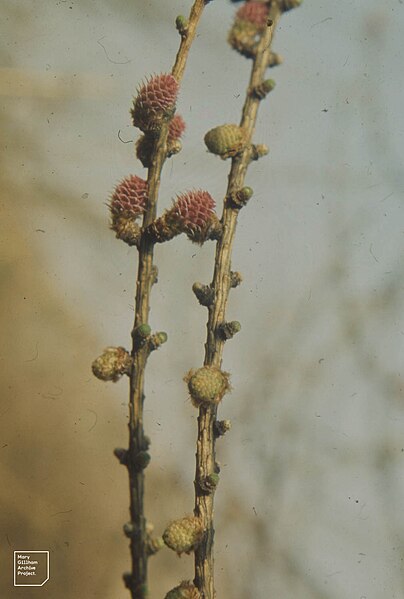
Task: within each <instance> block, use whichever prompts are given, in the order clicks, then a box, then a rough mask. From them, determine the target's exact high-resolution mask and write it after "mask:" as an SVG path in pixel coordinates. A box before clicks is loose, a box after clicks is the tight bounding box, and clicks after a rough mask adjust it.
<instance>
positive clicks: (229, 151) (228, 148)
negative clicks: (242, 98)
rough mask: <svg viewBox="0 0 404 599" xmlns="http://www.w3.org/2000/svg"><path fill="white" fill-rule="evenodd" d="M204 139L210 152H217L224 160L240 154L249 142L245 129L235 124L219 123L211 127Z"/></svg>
mask: <svg viewBox="0 0 404 599" xmlns="http://www.w3.org/2000/svg"><path fill="white" fill-rule="evenodd" d="M204 141H205V144H206V147H207V148H208V150H209V152H211V153H212V154H217V155H218V156H220V158H222V159H223V160H225V159H226V158H231V157H232V156H235V155H236V154H239V153H240V152H241V151H242V150H243V149H244V148H245V146H246V144H247V138H246V132H245V130H244V129H243V128H242V127H239V126H238V125H234V124H226V125H219V127H215V128H214V129H210V131H208V132H207V133H206V135H205V138H204Z"/></svg>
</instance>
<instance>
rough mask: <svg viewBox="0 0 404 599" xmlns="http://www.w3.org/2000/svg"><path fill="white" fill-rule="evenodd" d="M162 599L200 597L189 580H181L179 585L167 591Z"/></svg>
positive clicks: (192, 598)
mask: <svg viewBox="0 0 404 599" xmlns="http://www.w3.org/2000/svg"><path fill="white" fill-rule="evenodd" d="M164 599H202V595H201V594H200V592H199V591H198V589H197V588H196V586H194V585H193V584H192V582H190V581H189V580H183V581H182V582H181V584H180V585H178V586H177V587H175V588H174V589H171V591H168V593H167V595H166V596H165V598H164Z"/></svg>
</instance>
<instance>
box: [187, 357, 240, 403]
mask: <svg viewBox="0 0 404 599" xmlns="http://www.w3.org/2000/svg"><path fill="white" fill-rule="evenodd" d="M184 381H185V382H186V383H187V384H188V390H189V394H190V396H191V401H192V403H193V404H194V406H195V407H199V406H200V405H201V404H205V405H209V404H218V403H219V402H220V401H221V400H222V398H223V396H224V394H225V393H226V392H227V391H229V390H230V382H229V374H228V373H227V372H223V371H222V370H220V368H217V367H216V366H203V367H202V368H198V369H197V370H193V369H192V370H190V371H189V372H188V374H187V375H186V376H185V377H184Z"/></svg>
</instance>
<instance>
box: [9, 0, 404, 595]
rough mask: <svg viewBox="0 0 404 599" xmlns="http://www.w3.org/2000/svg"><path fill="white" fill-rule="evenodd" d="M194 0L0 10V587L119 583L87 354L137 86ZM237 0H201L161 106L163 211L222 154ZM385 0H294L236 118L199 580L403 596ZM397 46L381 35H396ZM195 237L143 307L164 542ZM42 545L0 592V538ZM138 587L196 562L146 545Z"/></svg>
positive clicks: (244, 67)
mask: <svg viewBox="0 0 404 599" xmlns="http://www.w3.org/2000/svg"><path fill="white" fill-rule="evenodd" d="M190 5H191V1H190V0H189V1H188V0H170V2H161V1H159V0H149V1H147V2H145V1H140V0H131V1H129V0H114V1H113V2H112V0H97V1H94V0H60V1H52V2H49V1H48V2H47V1H44V0H42V1H41V0H36V1H34V0H25V2H14V1H12V0H3V1H2V3H1V9H0V11H1V22H0V29H1V41H0V54H1V68H0V80H1V85H0V94H1V98H0V100H1V101H0V106H1V111H0V121H1V129H2V143H1V146H2V168H1V170H0V178H1V229H2V234H1V239H0V244H1V263H0V283H1V291H2V293H1V328H2V339H1V352H0V359H1V366H2V368H1V382H2V400H1V406H0V423H1V424H0V426H1V445H0V447H1V456H2V459H1V462H0V464H1V477H2V480H3V484H2V488H1V492H0V493H1V506H2V509H1V512H0V538H1V542H0V594H1V596H2V597H5V598H6V599H8V598H9V597H13V598H16V599H19V598H20V597H24V598H29V599H33V598H35V599H36V598H37V597H39V596H46V597H49V599H78V598H81V597H86V598H98V599H101V598H102V599H104V598H105V599H109V598H112V597H114V599H125V597H128V593H127V592H126V590H125V589H124V587H123V585H122V582H121V575H122V572H123V571H124V570H126V569H128V566H129V552H128V548H127V539H125V537H124V536H123V534H122V525H123V523H124V522H125V521H126V520H127V519H128V489H127V474H126V470H125V469H124V468H122V467H120V466H119V465H118V462H117V460H116V459H115V458H114V456H113V454H112V450H113V448H114V447H116V446H125V444H126V442H127V384H126V382H125V381H121V382H120V383H117V384H115V385H114V384H102V383H101V382H100V381H98V380H96V379H95V378H94V377H93V376H92V374H91V369H90V365H91V362H92V360H93V359H94V358H95V357H96V356H97V355H98V354H99V353H101V351H102V350H103V348H104V347H106V346H108V345H124V346H126V347H128V346H130V330H131V326H132V321H133V290H134V281H135V274H136V259H137V256H136V251H135V250H133V249H130V248H128V247H127V246H126V245H125V244H124V243H122V242H120V241H117V240H116V239H115V238H114V235H113V233H112V232H111V231H109V229H108V210H107V208H106V202H107V200H108V197H109V194H110V192H111V190H112V189H113V187H114V186H115V184H116V183H117V182H118V181H119V180H120V179H121V178H123V177H124V176H126V175H128V174H129V173H133V174H138V175H140V176H145V173H146V171H145V170H144V169H143V168H142V166H141V165H140V164H139V163H137V162H136V161H135V158H134V144H133V141H134V140H136V138H137V135H138V132H137V131H136V130H135V129H134V128H133V127H132V126H131V122H130V118H129V108H130V104H131V98H132V97H133V94H134V93H135V90H136V87H137V86H138V85H139V83H140V82H141V81H142V79H143V78H144V77H145V75H148V74H151V73H160V72H166V71H168V70H169V69H170V68H171V65H172V62H173V59H174V56H175V52H176V50H177V47H178V43H179V39H178V34H177V32H176V31H175V27H174V20H175V17H176V16H177V14H188V12H189V8H190ZM237 6H239V5H237V4H231V3H230V2H227V1H224V0H217V1H215V2H212V3H210V4H209V5H208V6H207V8H206V11H205V14H204V17H203V21H202V23H201V26H200V29H199V34H198V38H197V40H196V43H195V45H194V47H193V49H192V52H191V56H190V60H189V64H188V68H187V71H186V75H185V78H184V81H183V85H182V89H181V95H180V100H179V103H178V112H180V113H181V114H182V115H183V116H184V118H185V120H186V121H187V125H188V128H187V133H186V136H185V139H184V143H183V146H184V147H183V151H182V153H181V154H179V155H178V156H177V157H174V158H172V159H170V161H169V162H167V163H166V166H165V170H164V173H163V180H162V188H161V200H160V209H161V210H163V209H164V208H165V207H167V206H169V205H170V203H171V198H172V197H173V195H175V193H177V192H180V191H183V190H186V189H189V188H192V187H203V188H205V189H207V190H208V191H209V192H210V193H211V194H212V195H213V196H214V197H215V198H216V199H217V202H218V204H219V206H220V205H221V198H223V195H224V192H225V189H226V182H227V173H228V168H229V163H228V162H223V161H221V160H220V159H216V158H215V157H214V156H212V155H209V154H207V152H206V150H205V147H204V144H203V135H204V133H205V132H206V131H207V130H208V129H210V128H212V127H214V126H216V125H218V124H222V123H224V122H238V121H239V118H240V110H241V106H242V102H243V97H244V94H245V91H246V86H247V82H248V74H249V67H250V63H249V61H247V60H246V59H244V58H242V57H240V56H239V55H237V54H236V53H235V52H233V51H232V50H231V49H230V48H229V47H228V46H227V45H226V34H227V30H228V28H229V26H230V24H231V22H232V15H233V13H234V11H235V10H236V8H237ZM403 26H404V5H403V2H402V0H386V1H385V2H384V3H380V2H379V1H378V0H366V2H365V1H364V0H360V1H356V2H353V1H352V0H340V1H339V2H333V3H329V2H309V1H307V2H306V3H305V4H304V5H303V6H302V7H301V8H300V9H298V10H294V11H291V12H290V13H288V14H285V15H284V17H283V18H282V21H281V24H280V26H279V29H278V31H277V34H276V39H275V43H274V50H275V51H277V52H279V53H281V54H282V55H283V56H284V58H285V62H284V64H283V65H282V66H281V67H277V68H276V69H274V70H273V71H272V72H271V73H270V76H272V77H274V78H275V80H276V82H277V87H276V90H275V91H274V92H273V93H272V94H271V95H270V97H269V98H268V99H267V100H266V101H264V102H263V103H262V106H261V110H260V116H259V122H258V126H257V130H256V134H255V141H256V142H257V143H268V144H269V146H270V149H271V153H270V155H269V156H268V157H267V158H265V159H262V160H261V161H259V162H258V163H254V164H253V165H252V166H251V168H250V170H249V173H248V177H247V181H246V183H247V184H248V185H250V186H251V187H253V189H254V191H255V194H254V197H253V199H252V200H251V201H250V203H249V205H248V207H246V208H245V209H243V211H242V213H241V215H240V222H239V228H238V234H237V241H236V246H235V251H234V258H233V268H234V270H238V271H240V272H241V273H242V274H243V277H244V281H243V284H242V285H241V287H239V288H238V289H236V290H234V291H232V293H231V297H230V303H229V309H228V317H229V319H230V320H232V319H236V320H239V321H240V322H241V324H242V327H243V328H242V331H241V332H240V333H239V334H238V335H237V337H236V338H235V339H234V340H232V341H229V343H228V344H227V346H226V350H225V357H224V362H223V367H224V369H225V370H228V371H230V372H231V375H232V385H233V387H234V390H233V392H232V393H231V395H228V396H227V397H226V398H225V399H224V401H223V404H222V405H221V407H220V417H222V418H230V419H231V420H232V424H233V428H232V430H231V432H229V433H228V434H227V435H226V437H225V438H224V439H222V440H219V442H218V459H219V461H220V463H221V469H222V471H221V481H220V487H219V490H218V493H217V495H216V514H215V518H216V569H217V583H216V586H217V596H218V599H219V598H222V599H224V598H226V597H227V598H230V597H231V598H232V599H246V598H247V597H254V598H257V599H258V598H259V599H271V598H272V597H274V598H275V597H276V598H277V599H290V598H291V597H296V598H298V599H346V598H348V597H349V598H350V599H380V598H381V597H383V598H387V599H393V598H396V599H400V598H401V599H403V598H404V568H403V559H404V517H403V510H402V505H403V499H404V483H403V480H404V479H403V476H402V469H403V466H404V428H403V427H404V403H403V401H404V397H403V395H404V392H403V381H402V362H403V344H404V318H403V308H402V307H403V281H404V279H403V271H404V264H403V260H402V257H403V233H404V226H403V223H404V220H403V198H404V175H403V170H402V162H403V150H404V142H403V134H404V119H403V114H402V106H403V104H404V97H403V87H402V72H403V59H404V56H403V54H404V52H403V49H404V48H403V44H402V31H403ZM400 40H401V41H400ZM213 250H214V247H213V244H205V246H204V247H203V248H199V247H197V246H194V245H192V244H191V243H189V241H188V240H187V239H186V238H185V237H184V239H183V238H182V237H181V238H177V239H175V240H174V241H172V242H171V243H170V244H164V246H162V247H157V248H156V262H157V264H158V266H159V270H160V276H159V284H158V285H157V286H156V287H155V288H154V291H153V296H152V312H151V324H152V326H153V328H154V329H158V330H165V331H167V333H168V337H169V343H167V344H166V345H164V346H163V347H162V348H161V349H160V350H159V351H158V352H156V353H155V354H153V355H152V357H151V359H150V361H149V368H148V372H147V384H146V404H145V410H146V432H147V434H148V435H149V436H150V437H151V440H152V448H151V449H152V462H151V465H150V466H149V468H148V470H147V516H148V517H149V519H150V520H151V521H152V522H153V523H154V525H155V531H156V533H158V534H161V532H162V530H163V529H164V527H165V525H166V524H167V522H168V521H169V520H170V519H174V518H178V517H181V516H183V515H185V514H187V513H190V512H191V511H192V508H193V484H192V481H193V477H194V453H195V437H196V411H195V409H194V408H193V407H192V405H191V403H190V401H189V400H188V398H187V393H186V387H185V384H184V383H183V381H182V377H183V376H184V374H185V373H186V372H187V371H188V370H189V369H190V368H191V367H198V366H200V365H201V364H202V360H203V343H204V336H205V322H206V313H205V310H204V309H203V308H201V307H200V306H199V305H198V303H197V302H196V300H195V298H194V296H193V293H192V291H191V286H192V283H193V282H194V281H195V280H198V281H202V282H209V281H210V280H211V276H212V260H213ZM27 549H31V550H32V549H48V550H50V556H51V578H50V581H49V582H48V583H47V584H46V585H45V586H44V587H42V588H39V589H38V588H29V587H27V588H23V589H22V588H13V586H12V552H13V551H14V550H27ZM150 577H151V578H150V580H151V583H150V592H151V598H153V599H154V598H155V599H158V598H163V597H164V595H165V593H166V592H167V591H168V590H169V589H170V588H172V587H173V586H175V585H176V584H178V583H179V581H180V580H181V579H184V578H188V579H189V578H192V577H193V560H192V558H191V557H188V556H183V557H182V558H181V559H178V558H177V556H176V555H175V554H174V553H173V552H170V551H169V550H168V549H167V550H163V551H161V552H160V553H159V554H158V555H157V556H155V557H153V558H152V559H151V560H150Z"/></svg>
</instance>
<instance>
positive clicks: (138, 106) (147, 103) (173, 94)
mask: <svg viewBox="0 0 404 599" xmlns="http://www.w3.org/2000/svg"><path fill="white" fill-rule="evenodd" d="M178 90H179V85H178V81H177V80H176V79H175V77H173V75H171V74H170V73H162V74H161V75H156V76H154V77H152V78H151V79H149V81H147V82H146V83H145V84H144V85H142V86H141V87H140V88H139V90H138V94H137V96H136V98H135V100H134V104H133V108H132V110H131V115H132V121H133V124H134V126H135V127H138V128H139V129H141V131H143V132H144V133H146V132H147V131H157V130H159V129H160V128H161V125H162V123H163V122H165V121H166V120H168V119H169V118H170V117H171V116H172V114H173V112H174V110H175V103H176V101H177V95H178Z"/></svg>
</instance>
